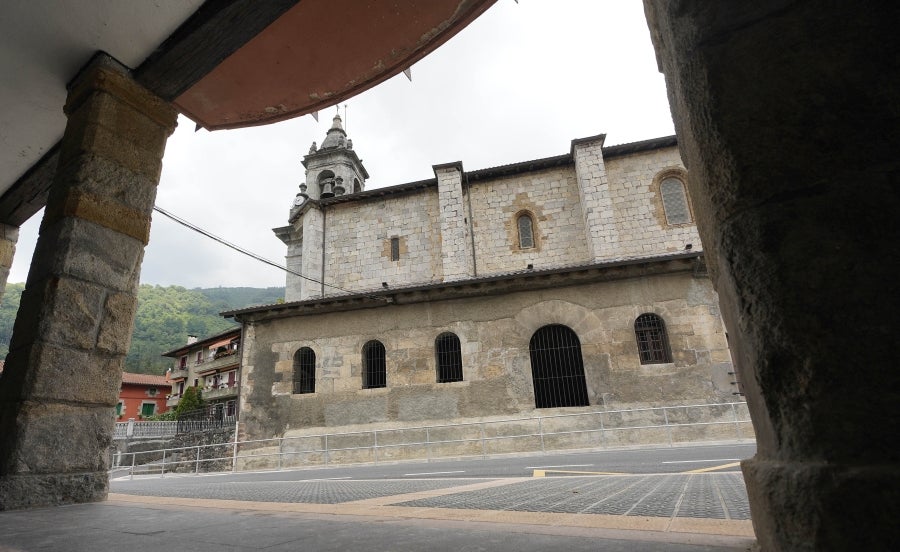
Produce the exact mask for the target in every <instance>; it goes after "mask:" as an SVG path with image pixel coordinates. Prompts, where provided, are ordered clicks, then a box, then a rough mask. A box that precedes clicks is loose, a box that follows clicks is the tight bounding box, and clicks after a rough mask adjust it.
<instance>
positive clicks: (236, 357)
mask: <svg viewBox="0 0 900 552" xmlns="http://www.w3.org/2000/svg"><path fill="white" fill-rule="evenodd" d="M240 361H241V354H240V350H238V351H234V352H231V353H230V354H227V355H224V356H221V357H219V358H213V359H200V361H199V362H197V364H196V367H195V368H194V370H196V371H197V372H209V371H210V370H217V369H219V368H224V367H226V366H230V365H232V364H237V363H238V362H240Z"/></svg>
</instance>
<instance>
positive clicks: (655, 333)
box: [634, 313, 672, 364]
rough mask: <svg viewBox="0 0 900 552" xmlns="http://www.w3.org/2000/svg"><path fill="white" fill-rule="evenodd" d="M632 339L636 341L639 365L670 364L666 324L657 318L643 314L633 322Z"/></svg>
mask: <svg viewBox="0 0 900 552" xmlns="http://www.w3.org/2000/svg"><path fill="white" fill-rule="evenodd" d="M634 337H635V339H637V346H638V352H639V353H640V355H641V364H665V363H667V362H672V353H671V351H670V350H669V337H668V336H667V335H666V323H665V322H663V319H662V318H660V317H659V316H657V315H655V314H652V313H644V314H642V315H640V316H638V317H637V320H635V321H634Z"/></svg>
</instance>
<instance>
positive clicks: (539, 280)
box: [220, 251, 705, 322]
mask: <svg viewBox="0 0 900 552" xmlns="http://www.w3.org/2000/svg"><path fill="white" fill-rule="evenodd" d="M702 264H703V253H702V252H694V251H692V252H681V253H672V254H668V255H660V256H655V257H641V258H630V259H621V260H615V261H607V262H603V263H596V264H586V265H578V266H568V267H561V268H554V269H548V270H525V271H519V272H514V273H507V274H498V275H493V276H486V277H482V278H470V279H466V280H459V281H454V282H439V283H434V284H424V285H416V286H409V287H403V288H393V289H391V288H388V289H380V290H372V291H365V292H359V293H352V294H346V295H334V296H328V297H325V298H322V299H309V300H305V301H296V302H292V303H282V304H276V305H263V306H258V307H249V308H246V309H238V310H232V311H226V312H222V313H220V314H221V315H222V316H224V317H226V318H234V319H235V320H237V321H239V322H259V321H264V320H273V319H278V318H288V317H293V316H308V315H313V314H320V313H327V312H340V311H350V310H359V309H369V308H381V307H386V306H390V305H407V304H414V303H424V302H431V301H442V300H451V299H464V298H471V297H480V296H488V295H498V294H502V293H512V292H520V291H534V290H539V289H546V288H552V287H565V286H573V285H580V284H590V283H597V282H607V281H614V280H624V279H630V278H641V277H646V276H653V275H662V274H672V273H685V272H690V273H692V274H695V275H697V276H705V271H703V270H702V269H701V265H702Z"/></svg>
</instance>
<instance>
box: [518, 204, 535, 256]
mask: <svg viewBox="0 0 900 552" xmlns="http://www.w3.org/2000/svg"><path fill="white" fill-rule="evenodd" d="M516 227H517V228H518V229H519V249H531V248H532V247H534V221H533V220H531V215H529V214H527V213H525V214H522V215H519V218H517V219H516Z"/></svg>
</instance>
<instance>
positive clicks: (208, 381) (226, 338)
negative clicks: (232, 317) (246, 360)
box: [163, 327, 241, 416]
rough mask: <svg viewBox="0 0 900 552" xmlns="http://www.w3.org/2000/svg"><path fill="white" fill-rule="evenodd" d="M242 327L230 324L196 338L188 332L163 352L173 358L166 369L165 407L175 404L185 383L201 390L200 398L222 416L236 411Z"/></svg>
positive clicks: (233, 413)
mask: <svg viewBox="0 0 900 552" xmlns="http://www.w3.org/2000/svg"><path fill="white" fill-rule="evenodd" d="M240 351H241V329H240V328H239V327H238V328H232V329H230V330H226V331H224V332H221V333H218V334H216V335H213V336H210V337H207V338H204V339H197V337H196V336H188V342H187V344H185V345H183V346H181V347H179V348H177V349H173V350H171V351H168V352H165V353H163V356H165V357H170V358H172V359H174V363H173V366H172V367H171V368H169V370H168V371H167V372H166V377H167V378H168V380H169V381H170V382H171V384H172V392H171V393H170V394H169V395H168V397H167V399H166V405H167V407H168V408H175V407H176V406H178V403H179V401H180V400H181V396H182V395H183V394H184V391H185V389H187V388H188V387H196V388H198V389H199V390H200V391H201V396H202V397H203V400H204V401H206V403H207V404H208V405H210V407H212V408H214V409H216V410H218V411H220V413H221V414H223V415H225V416H234V415H235V414H236V413H237V400H238V395H239V392H240V368H241V355H240Z"/></svg>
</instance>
